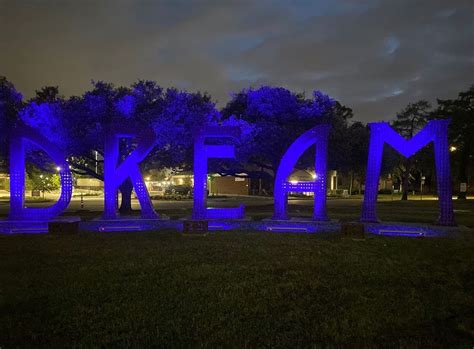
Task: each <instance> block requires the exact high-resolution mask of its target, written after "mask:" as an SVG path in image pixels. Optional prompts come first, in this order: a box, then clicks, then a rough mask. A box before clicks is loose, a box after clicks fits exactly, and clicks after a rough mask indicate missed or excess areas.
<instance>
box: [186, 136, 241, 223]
mask: <svg viewBox="0 0 474 349" xmlns="http://www.w3.org/2000/svg"><path fill="white" fill-rule="evenodd" d="M239 135H240V129H239V128H237V127H209V128H207V129H204V130H203V131H202V132H200V133H198V134H197V136H196V139H195V141H194V207H193V219H219V218H223V219H241V218H243V217H244V206H243V205H240V206H239V207H237V208H208V207H207V204H206V202H207V160H208V159H209V158H234V157H235V152H234V146H233V145H207V144H205V143H206V139H207V138H232V139H237V138H238V137H239Z"/></svg>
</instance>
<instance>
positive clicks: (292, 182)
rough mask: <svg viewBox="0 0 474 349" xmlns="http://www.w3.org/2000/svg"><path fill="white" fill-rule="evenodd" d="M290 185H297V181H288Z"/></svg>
mask: <svg viewBox="0 0 474 349" xmlns="http://www.w3.org/2000/svg"><path fill="white" fill-rule="evenodd" d="M290 183H291V184H298V181H290Z"/></svg>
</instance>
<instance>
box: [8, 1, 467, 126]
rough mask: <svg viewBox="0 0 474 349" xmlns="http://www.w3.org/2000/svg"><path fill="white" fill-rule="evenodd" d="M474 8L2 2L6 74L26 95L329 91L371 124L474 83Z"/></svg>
mask: <svg viewBox="0 0 474 349" xmlns="http://www.w3.org/2000/svg"><path fill="white" fill-rule="evenodd" d="M473 37H474V5H473V3H472V1H470V0H469V1H461V0H459V1H455V0H453V1H437V0H420V1H409V0H397V1H391V0H387V1H375V0H367V1H356V0H335V1H329V0H327V1H321V0H315V1H310V0H308V1H303V0H302V1H292V0H286V1H284V0H274V1H264V0H259V1H253V0H249V1H245V0H228V1H222V0H214V1H180V0H170V1H146V0H143V1H120V0H110V1H108V0H97V1H92V0H82V1H67V0H63V1H61V0H55V1H49V0H43V1H39V0H38V1H33V0H16V1H13V0H12V1H6V0H0V75H6V76H7V77H8V78H9V79H10V80H11V81H13V82H14V83H15V84H16V86H17V87H18V89H19V90H21V91H22V92H24V94H25V95H26V96H31V95H32V94H33V93H34V90H35V89H37V88H40V87H41V86H43V85H59V86H60V88H61V91H62V93H63V94H65V95H70V94H81V93H82V92H83V91H84V90H86V89H88V88H89V86H90V85H89V84H90V80H91V79H95V80H106V81H111V82H114V83H115V84H117V85H129V84H130V83H132V82H133V81H135V80H137V79H153V80H157V81H158V82H159V83H160V84H161V85H163V86H165V87H166V86H178V87H180V88H186V89H189V90H205V91H208V92H209V93H211V94H212V95H213V96H214V98H215V99H217V100H218V101H219V105H223V104H225V102H226V101H227V100H228V99H229V93H231V92H235V91H237V90H239V89H241V88H244V87H248V86H250V85H251V86H259V85H262V84H275V85H281V86H285V87H288V88H290V89H293V90H296V91H306V92H307V93H310V92H311V91H312V90H313V89H320V90H322V91H324V92H326V93H329V94H330V95H332V96H333V97H335V98H337V99H339V100H341V101H342V102H343V103H344V104H347V105H349V106H351V107H352V108H353V109H354V111H355V113H356V118H358V119H360V120H364V121H368V120H378V119H389V118H392V117H393V116H394V114H395V112H396V111H397V110H399V109H401V108H402V107H404V106H405V105H406V104H407V103H408V102H411V101H416V100H418V99H421V98H424V99H428V100H429V101H431V102H435V98H436V97H440V98H451V97H454V96H456V94H457V93H458V92H459V91H461V90H464V89H467V88H468V87H469V85H470V84H473V83H474V73H473V71H474V58H473V57H474V42H473Z"/></svg>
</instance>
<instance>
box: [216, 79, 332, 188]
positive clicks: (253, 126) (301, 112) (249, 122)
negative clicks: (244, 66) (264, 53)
mask: <svg viewBox="0 0 474 349" xmlns="http://www.w3.org/2000/svg"><path fill="white" fill-rule="evenodd" d="M335 107H336V102H335V101H334V100H332V99H331V98H330V97H329V96H327V95H325V94H323V93H321V92H319V91H314V92H313V94H312V98H305V96H304V95H302V94H296V93H293V92H291V91H289V90H287V89H285V88H282V87H269V86H264V87H261V88H259V89H252V88H249V89H244V90H242V91H240V92H239V93H237V94H235V95H233V96H232V100H231V101H230V102H229V103H228V104H227V105H226V106H225V107H224V108H223V110H222V116H223V119H224V123H229V120H230V121H231V123H233V124H237V123H242V124H243V126H245V127H244V128H245V129H246V130H248V132H247V136H246V139H245V142H242V143H243V149H242V148H240V149H238V150H237V152H238V154H240V156H241V158H242V159H245V161H242V163H248V164H249V165H250V166H247V167H246V169H245V172H246V173H250V174H253V175H254V176H260V177H261V178H262V177H263V178H265V177H266V178H270V179H272V178H273V177H274V176H275V173H276V171H277V169H278V165H279V162H280V159H281V157H282V156H283V154H284V153H285V151H286V150H287V148H288V147H289V146H290V144H291V143H292V142H293V141H294V140H295V139H296V138H298V137H299V136H300V135H301V134H302V133H303V132H304V131H307V130H308V129H310V128H312V127H313V126H315V125H317V124H320V123H332V121H333V118H334V115H335V113H334V112H335ZM246 150H247V152H246ZM300 165H302V167H303V168H307V167H310V166H313V165H314V158H312V157H309V156H303V157H302V159H301V163H300ZM239 171H241V172H243V170H242V169H239ZM228 172H229V173H228V174H232V172H234V173H235V172H236V171H235V169H233V170H230V169H229V171H228ZM271 182H273V181H271Z"/></svg>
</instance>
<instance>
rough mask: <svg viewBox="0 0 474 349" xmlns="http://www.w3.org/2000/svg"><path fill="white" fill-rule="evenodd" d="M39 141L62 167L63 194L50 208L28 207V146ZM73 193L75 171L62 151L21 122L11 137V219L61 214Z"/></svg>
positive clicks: (40, 217) (46, 217)
mask: <svg viewBox="0 0 474 349" xmlns="http://www.w3.org/2000/svg"><path fill="white" fill-rule="evenodd" d="M27 142H30V143H33V144H35V145H36V146H37V147H39V148H40V149H42V150H43V151H44V152H45V153H47V154H48V155H49V156H50V157H51V159H52V160H53V161H54V162H55V164H56V166H57V168H58V169H59V171H58V172H59V179H60V187H61V194H60V196H59V199H58V201H57V202H56V203H55V204H53V205H52V206H49V207H43V208H31V207H25V145H26V143H27ZM71 196H72V174H71V171H70V170H69V165H68V163H67V162H66V158H65V156H64V155H63V154H62V152H61V151H60V150H59V149H58V148H57V147H56V146H55V145H54V144H53V143H51V142H50V141H48V140H47V139H46V138H44V137H43V136H42V135H41V134H39V133H38V132H37V131H36V130H35V129H33V128H31V127H28V126H25V125H18V126H17V127H16V128H14V129H13V130H12V135H11V140H10V216H9V217H10V219H11V220H24V221H47V220H50V219H52V218H54V217H56V216H58V215H60V214H61V213H62V212H63V211H64V210H65V209H66V208H67V206H68V204H69V201H71Z"/></svg>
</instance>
